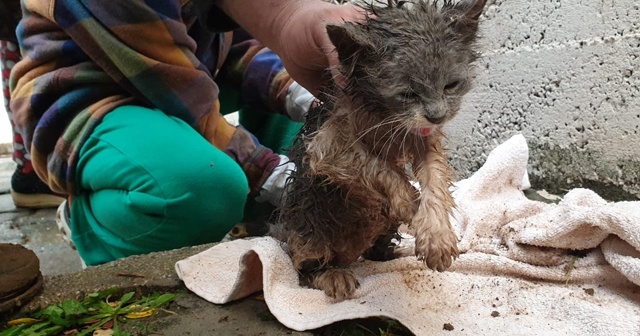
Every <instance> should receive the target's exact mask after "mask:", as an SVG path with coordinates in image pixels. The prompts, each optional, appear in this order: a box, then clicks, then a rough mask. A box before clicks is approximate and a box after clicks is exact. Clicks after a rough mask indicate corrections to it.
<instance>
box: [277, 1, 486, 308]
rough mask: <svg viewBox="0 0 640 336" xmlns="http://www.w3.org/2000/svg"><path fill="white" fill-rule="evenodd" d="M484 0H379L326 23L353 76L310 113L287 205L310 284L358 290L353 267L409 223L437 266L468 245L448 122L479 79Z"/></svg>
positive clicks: (377, 253)
mask: <svg viewBox="0 0 640 336" xmlns="http://www.w3.org/2000/svg"><path fill="white" fill-rule="evenodd" d="M484 5H485V0H466V1H463V2H460V3H458V4H454V3H452V2H450V1H445V2H444V4H442V5H437V4H434V3H428V2H416V3H413V4H408V3H406V2H404V3H402V2H401V3H396V4H393V5H391V6H389V7H387V8H369V11H370V12H371V14H373V15H370V16H369V17H368V18H367V20H366V22H364V23H362V24H354V23H345V24H344V25H341V26H335V25H329V26H327V32H328V34H329V37H330V39H331V41H332V42H333V44H334V45H335V46H336V50H337V52H338V56H339V60H340V63H341V66H342V69H341V71H342V73H343V74H344V75H345V76H346V78H347V80H348V85H347V87H346V88H345V89H342V90H334V92H331V93H328V94H325V96H324V97H321V100H322V101H323V102H324V104H323V105H321V106H320V107H319V108H317V109H314V110H312V111H310V112H309V116H308V120H307V122H306V123H305V126H304V127H303V129H302V130H301V131H300V134H299V135H298V139H297V141H296V143H295V144H294V148H293V149H292V152H291V153H290V156H291V158H292V160H294V162H295V163H296V165H297V172H295V173H294V174H293V176H292V181H291V184H290V185H289V188H288V191H287V196H286V198H285V200H284V205H283V208H282V210H281V211H280V223H281V224H282V225H283V229H284V239H283V240H284V241H286V242H287V245H288V249H289V253H290V255H291V257H292V260H293V263H294V266H295V268H296V269H297V270H298V271H299V272H300V275H301V279H303V280H306V281H307V282H308V283H309V284H310V285H311V286H313V287H315V288H319V289H322V290H324V291H325V293H326V294H327V295H329V296H331V297H333V298H336V299H346V298H350V297H352V296H353V294H354V292H355V290H356V288H357V287H358V281H357V279H356V277H355V276H354V274H353V273H352V272H351V271H350V270H349V269H348V268H346V266H348V265H349V264H351V263H353V262H355V261H356V260H357V259H358V258H359V257H360V256H363V255H364V256H365V257H367V258H369V259H375V260H387V259H391V258H393V257H395V256H397V255H398V254H399V251H398V250H396V249H394V246H393V245H392V244H391V239H392V238H393V237H394V235H395V234H396V233H397V229H398V226H399V225H400V223H407V224H409V225H410V226H411V227H412V228H413V229H414V230H415V235H416V245H415V251H413V252H414V254H415V255H416V256H417V257H418V259H419V260H421V261H423V262H424V263H425V264H426V265H427V266H428V267H429V268H432V269H435V270H438V271H444V270H445V269H447V268H448V267H449V266H451V263H452V259H455V258H456V257H457V256H458V248H457V242H458V240H457V237H456V235H455V233H454V232H453V231H452V229H451V224H450V223H449V215H450V213H451V211H452V208H453V206H454V203H453V199H452V197H451V194H450V193H449V186H450V183H451V174H452V170H451V168H450V167H449V165H448V163H447V157H446V153H445V149H444V148H443V146H442V140H443V137H444V135H443V132H442V125H443V124H444V123H445V122H447V121H448V120H450V119H451V118H452V117H453V116H455V115H456V114H457V113H458V110H459V108H460V103H461V99H462V97H463V95H464V94H466V93H467V92H468V91H469V89H470V86H471V79H472V77H471V71H470V70H471V64H472V62H473V61H474V60H475V59H476V57H477V54H476V52H475V49H474V48H475V46H474V42H475V39H476V33H477V30H478V17H479V16H480V14H481V12H482V9H483V7H484ZM406 164H410V165H411V166H412V167H413V173H414V175H415V177H416V178H417V180H418V182H419V183H420V186H421V190H422V191H421V192H418V191H417V190H416V189H415V188H414V187H412V186H411V184H410V183H409V181H408V178H407V177H406V174H405V171H404V167H405V165H406ZM281 237H282V236H281Z"/></svg>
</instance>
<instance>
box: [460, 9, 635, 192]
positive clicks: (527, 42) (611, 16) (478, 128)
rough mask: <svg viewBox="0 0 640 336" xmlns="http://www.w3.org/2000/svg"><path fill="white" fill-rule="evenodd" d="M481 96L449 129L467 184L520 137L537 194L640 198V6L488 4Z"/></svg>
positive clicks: (466, 105)
mask: <svg viewBox="0 0 640 336" xmlns="http://www.w3.org/2000/svg"><path fill="white" fill-rule="evenodd" d="M483 19H484V21H483V23H482V25H481V27H482V34H483V38H482V41H481V48H482V50H483V54H484V56H483V58H482V59H481V60H479V62H478V71H477V73H478V77H477V80H476V86H475V89H474V90H473V91H472V92H471V93H470V94H469V96H468V97H467V98H466V100H465V103H464V106H463V110H462V111H461V113H460V114H459V116H458V117H457V119H455V120H453V121H452V122H451V123H450V124H449V126H448V133H449V141H448V143H449V148H450V149H451V160H452V162H453V164H454V165H455V166H456V168H457V169H458V171H459V174H460V177H466V176H468V175H469V174H470V173H472V172H473V171H475V170H476V169H477V168H478V167H479V166H480V165H481V164H482V163H483V162H484V160H485V158H486V155H487V154H488V153H489V151H490V150H491V149H492V148H494V147H495V146H496V145H497V144H499V143H501V142H502V141H503V140H506V139H507V138H509V137H510V136H512V135H513V134H515V133H518V132H522V133H523V134H524V135H525V137H526V138H527V141H528V142H529V147H530V156H531V158H530V174H531V175H532V176H531V178H532V183H533V185H534V187H541V188H547V189H551V190H553V191H555V192H558V191H562V190H563V189H570V188H574V187H580V186H583V187H589V188H593V189H594V190H597V191H598V192H600V193H601V194H602V195H603V196H605V197H608V198H610V199H624V198H626V199H632V198H635V197H639V196H640V1H638V0H546V1H543V0H495V1H492V0H489V3H488V5H487V8H486V11H485V14H484V18H483Z"/></svg>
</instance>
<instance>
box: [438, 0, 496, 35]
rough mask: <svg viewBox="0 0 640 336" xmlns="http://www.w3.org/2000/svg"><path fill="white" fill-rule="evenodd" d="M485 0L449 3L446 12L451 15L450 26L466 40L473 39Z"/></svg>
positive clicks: (465, 0)
mask: <svg viewBox="0 0 640 336" xmlns="http://www.w3.org/2000/svg"><path fill="white" fill-rule="evenodd" d="M486 3H487V1H486V0H461V1H460V2H458V3H457V4H455V5H452V4H451V3H449V4H447V5H445V7H448V9H449V11H448V13H449V14H450V15H451V16H450V18H451V26H452V27H453V29H454V30H456V31H457V32H458V33H459V34H460V35H462V37H463V39H464V40H465V41H467V42H470V41H473V40H475V38H476V35H477V33H478V20H479V18H480V15H481V14H482V10H483V9H484V5H485V4H486Z"/></svg>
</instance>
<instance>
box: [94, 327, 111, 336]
mask: <svg viewBox="0 0 640 336" xmlns="http://www.w3.org/2000/svg"><path fill="white" fill-rule="evenodd" d="M111 335H113V329H107V330H102V329H98V330H95V331H94V332H93V336H111Z"/></svg>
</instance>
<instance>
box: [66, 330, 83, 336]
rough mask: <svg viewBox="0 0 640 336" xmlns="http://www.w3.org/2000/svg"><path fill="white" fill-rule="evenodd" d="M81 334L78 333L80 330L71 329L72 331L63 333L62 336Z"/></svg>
mask: <svg viewBox="0 0 640 336" xmlns="http://www.w3.org/2000/svg"><path fill="white" fill-rule="evenodd" d="M79 333H80V332H78V329H71V330H67V331H65V332H63V333H62V336H73V335H77V334H79Z"/></svg>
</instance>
